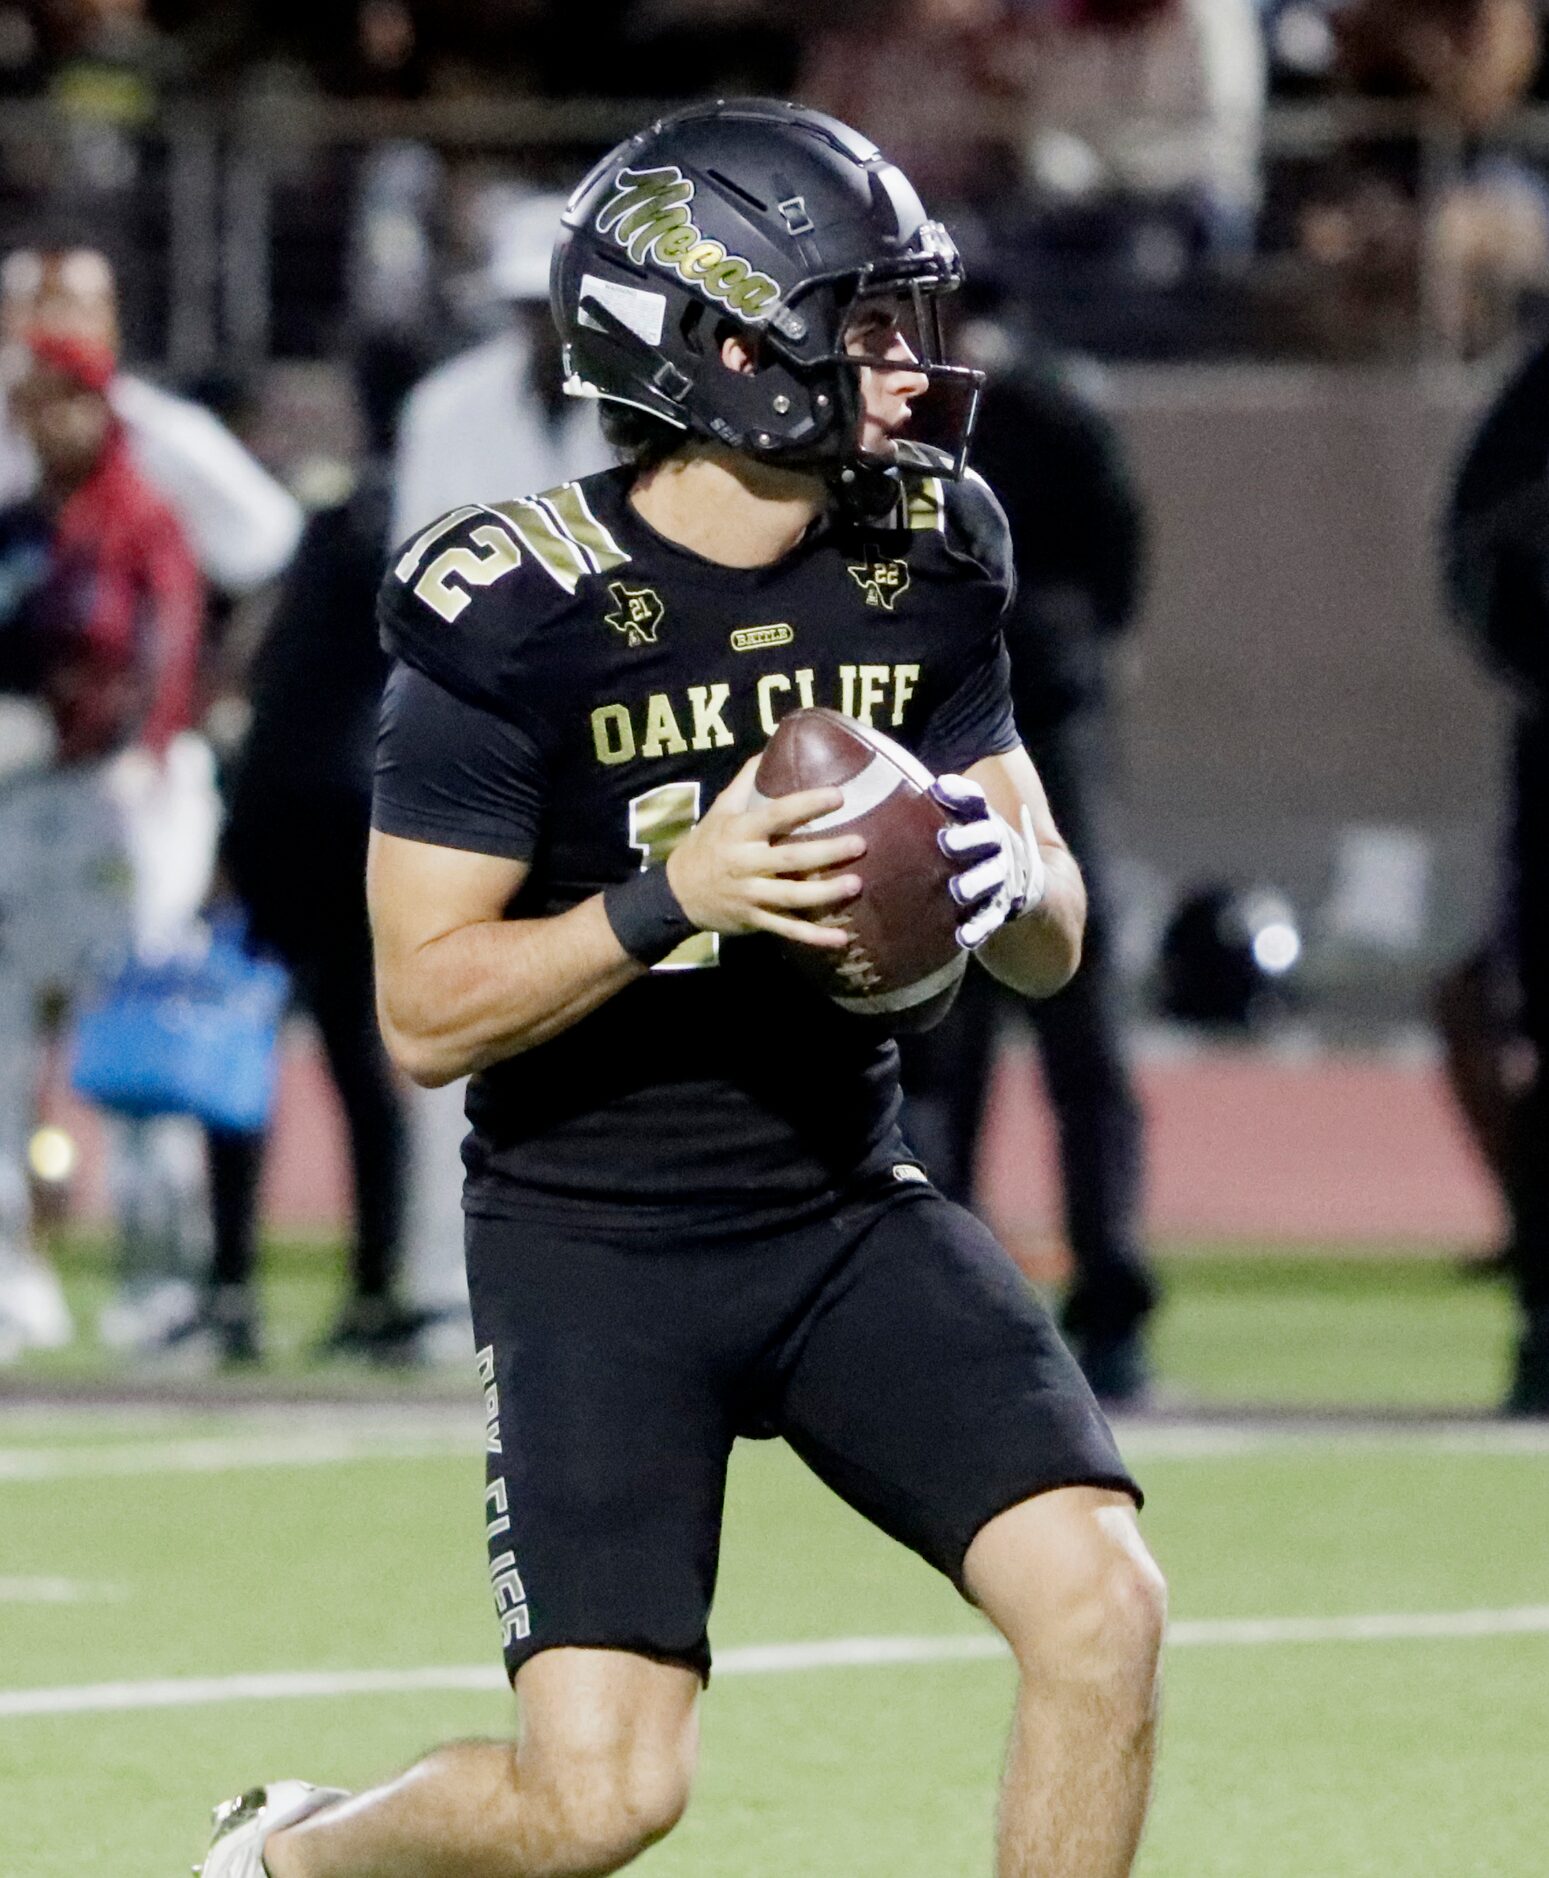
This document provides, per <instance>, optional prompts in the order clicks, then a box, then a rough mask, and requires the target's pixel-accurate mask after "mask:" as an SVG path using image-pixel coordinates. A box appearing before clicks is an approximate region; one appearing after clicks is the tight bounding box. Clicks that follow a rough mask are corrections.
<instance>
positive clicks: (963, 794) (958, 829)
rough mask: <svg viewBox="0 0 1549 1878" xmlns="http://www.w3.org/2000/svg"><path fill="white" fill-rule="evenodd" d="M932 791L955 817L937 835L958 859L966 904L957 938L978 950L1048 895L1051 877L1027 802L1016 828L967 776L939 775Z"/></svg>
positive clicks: (957, 891)
mask: <svg viewBox="0 0 1549 1878" xmlns="http://www.w3.org/2000/svg"><path fill="white" fill-rule="evenodd" d="M930 793H931V795H932V796H933V797H934V798H935V800H936V801H937V802H938V803H939V804H940V805H941V807H942V808H943V809H945V810H946V812H947V814H948V815H950V816H951V818H952V825H951V826H950V827H948V828H943V829H942V830H941V831H940V833H939V834H938V835H937V836H936V840H937V842H938V843H939V844H940V847H941V851H942V853H943V854H945V855H946V856H947V858H948V860H951V861H956V862H958V863H959V867H958V871H957V872H956V873H955V874H954V875H953V876H952V879H951V881H950V883H949V885H950V889H951V893H952V898H953V899H954V900H955V901H956V902H957V904H958V906H959V907H960V908H961V909H962V917H961V918H960V919H959V920H958V924H957V943H958V944H959V945H960V946H962V947H963V948H964V950H965V951H968V952H975V951H977V950H978V948H979V947H980V946H982V945H983V944H984V942H985V940H986V939H988V938H990V937H991V936H992V934H994V933H997V932H999V931H1000V929H1001V927H1002V926H1004V925H1005V923H1006V921H1007V920H1010V919H1019V918H1020V917H1021V916H1022V914H1024V913H1030V912H1031V911H1032V910H1033V908H1034V907H1035V906H1037V904H1038V903H1039V901H1040V900H1042V898H1043V895H1044V889H1045V887H1046V886H1047V884H1048V882H1047V878H1046V875H1045V873H1044V865H1043V855H1042V854H1041V853H1040V852H1039V849H1038V838H1037V836H1036V835H1035V834H1034V833H1033V818H1032V814H1031V812H1030V811H1029V809H1028V807H1027V804H1026V803H1025V802H1024V803H1023V805H1022V818H1021V819H1022V826H1021V828H1020V830H1018V829H1015V828H1013V827H1012V826H1011V824H1010V822H1008V821H1007V820H1006V819H1005V817H1004V816H1002V815H1000V814H998V813H997V812H996V810H995V809H993V808H991V806H990V802H989V798H988V797H987V796H986V795H985V793H984V791H983V790H982V789H981V788H980V787H979V785H978V784H977V783H975V782H970V781H969V780H968V778H967V777H966V776H938V777H937V778H936V780H935V782H934V783H933V784H932V786H931V792H930Z"/></svg>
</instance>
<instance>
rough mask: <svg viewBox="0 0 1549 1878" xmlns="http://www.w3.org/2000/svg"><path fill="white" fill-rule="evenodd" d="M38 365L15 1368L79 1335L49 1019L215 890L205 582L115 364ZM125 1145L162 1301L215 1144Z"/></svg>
mask: <svg viewBox="0 0 1549 1878" xmlns="http://www.w3.org/2000/svg"><path fill="white" fill-rule="evenodd" d="M24 356H25V364H24V370H23V372H22V374H21V376H20V377H19V379H18V381H17V382H16V383H14V385H13V386H12V388H11V403H12V408H13V411H14V413H15V415H16V418H17V420H18V421H19V422H20V423H21V425H22V426H23V427H24V429H25V431H26V433H27V436H28V438H29V440H30V442H31V444H32V446H33V448H34V450H35V452H36V454H37V458H38V462H39V466H40V471H41V476H40V481H39V484H38V487H37V489H36V491H35V492H34V493H33V494H32V495H30V496H29V497H28V498H27V499H26V500H24V501H21V502H17V503H13V504H11V505H10V506H9V507H6V508H4V509H0V692H4V693H8V694H10V695H9V696H8V697H6V698H3V699H0V705H3V706H4V707H5V710H4V713H3V715H0V854H3V855H4V856H5V865H4V866H3V867H0V1359H3V1358H4V1357H5V1356H7V1355H15V1354H17V1353H18V1352H19V1351H20V1350H21V1349H22V1348H24V1347H25V1346H26V1345H27V1344H29V1343H31V1344H45V1345H46V1344H56V1343H59V1342H62V1341H64V1340H65V1339H66V1338H67V1337H68V1336H69V1334H70V1322H69V1315H68V1312H67V1311H66V1310H65V1308H64V1303H63V1299H62V1298H61V1296H60V1295H59V1291H58V1285H57V1281H56V1280H54V1278H53V1275H52V1273H51V1272H49V1271H48V1269H47V1268H46V1267H45V1266H44V1265H43V1264H42V1262H41V1261H40V1260H39V1259H38V1258H37V1257H36V1255H35V1254H34V1253H33V1251H32V1250H31V1247H30V1244H29V1236H28V1225H29V1222H28V1195H27V1183H26V1177H25V1151H26V1142H27V1138H28V1135H29V1133H30V1130H31V1126H32V1121H33V1112H32V1111H33V1103H34V1099H35V1092H36V1084H37V1062H38V1048H39V1042H40V1028H39V1013H40V1011H41V1010H43V1009H46V1008H47V1007H48V1005H49V1004H50V1003H51V1002H57V1001H58V1000H59V999H61V998H63V999H65V1000H66V1001H68V1000H70V999H73V998H76V997H78V996H79V995H80V994H81V993H82V991H83V990H85V989H87V988H88V987H89V986H90V985H91V984H92V982H93V981H94V980H95V979H96V978H97V977H98V976H99V975H100V974H101V972H102V971H103V970H104V969H107V968H108V967H109V966H110V965H111V964H112V963H113V962H114V960H115V959H116V958H118V957H122V956H123V954H124V953H125V952H126V951H127V950H129V949H130V948H131V947H134V946H136V945H139V946H141V947H143V946H145V945H146V944H150V945H153V946H154V945H155V944H157V943H162V944H165V943H168V942H170V940H171V938H172V936H173V928H174V927H175V926H176V924H177V921H178V918H179V917H180V916H181V915H182V914H184V913H186V912H191V911H192V909H193V905H194V904H196V903H197V899H198V898H199V896H200V895H201V894H202V891H203V882H202V881H199V882H197V883H196V884H193V885H192V886H190V885H189V883H186V882H185V883H180V882H179V881H178V880H177V879H176V876H178V875H179V874H181V873H194V874H197V872H198V869H199V863H198V860H197V853H198V849H199V846H200V835H201V833H202V830H201V829H200V827H199V823H200V821H201V811H200V810H199V808H198V807H197V799H198V796H199V783H198V776H197V772H198V770H199V768H200V761H201V759H200V751H201V749H202V746H200V745H199V743H198V740H197V739H192V740H191V739H189V738H188V737H187V736H186V735H185V734H184V733H186V732H187V731H188V729H189V726H190V723H191V721H192V714H193V706H194V690H195V683H196V675H197V668H198V660H199V646H200V636H201V629H202V624H203V613H204V588H203V581H202V579H201V576H200V574H199V570H198V567H197V565H196V563H195V561H194V559H193V556H192V554H191V552H190V550H189V548H188V545H187V543H186V542H185V540H184V538H183V535H182V532H181V530H180V528H179V526H178V523H177V522H176V520H175V519H174V517H173V515H172V513H171V511H170V510H169V509H168V508H167V506H166V505H165V504H164V503H163V502H162V501H161V499H160V498H159V497H158V496H157V495H155V494H154V493H153V492H152V490H151V489H150V488H149V486H148V485H147V484H146V483H145V482H144V481H143V480H142V479H141V476H140V474H139V472H138V471H137V470H136V469H135V467H134V465H133V463H132V462H131V460H130V457H129V451H128V445H127V443H126V440H125V438H124V435H123V432H122V429H121V427H120V425H119V422H118V420H117V419H116V418H115V417H114V415H113V413H112V410H111V407H110V405H109V402H108V397H107V390H108V386H109V384H110V382H111V380H112V377H113V374H114V371H115V369H116V366H115V360H114V357H113V354H112V352H111V351H110V350H109V349H108V348H107V347H106V346H104V345H102V344H100V343H98V342H97V341H95V340H92V339H90V338H86V337H82V336H80V335H78V334H71V333H67V332H63V331H57V330H56V331H35V332H33V333H31V334H29V335H28V336H27V339H26V342H25V355H24ZM206 765H207V759H206ZM190 779H192V785H193V786H192V798H191V795H190V789H189V786H188V785H189V783H190ZM191 799H192V800H194V801H195V803H196V806H195V808H194V811H193V815H192V819H191V820H190V818H189V803H190V800H191ZM211 832H213V830H212V831H211ZM115 1134H116V1139H115V1143H114V1160H115V1168H114V1180H113V1185H114V1190H115V1194H116V1196H117V1198H118V1202H119V1224H120V1230H121V1234H122V1241H123V1258H124V1272H125V1275H126V1280H133V1281H135V1282H137V1283H139V1284H140V1285H141V1287H142V1288H149V1287H151V1286H153V1285H156V1284H159V1283H160V1282H161V1281H162V1280H163V1279H164V1278H165V1276H166V1274H167V1272H168V1271H169V1270H171V1269H173V1268H174V1267H184V1266H186V1264H187V1262H188V1260H189V1258H190V1257H191V1256H192V1255H193V1253H194V1251H195V1245H194V1244H193V1243H185V1242H187V1241H192V1240H193V1239H194V1237H195V1235H196V1234H197V1232H198V1227H197V1225H196V1223H195V1222H196V1221H197V1220H198V1218H199V1211H200V1209H199V1206H198V1188H199V1184H200V1179H201V1171H200V1167H199V1162H198V1152H197V1141H195V1143H194V1144H193V1146H192V1148H191V1147H190V1144H189V1142H188V1139H187V1135H188V1125H187V1124H186V1123H182V1122H177V1121H170V1120H163V1119H155V1120H151V1121H146V1122H135V1123H132V1124H126V1125H123V1126H122V1127H120V1128H118V1129H117V1130H116V1131H115ZM169 1303H170V1301H169Z"/></svg>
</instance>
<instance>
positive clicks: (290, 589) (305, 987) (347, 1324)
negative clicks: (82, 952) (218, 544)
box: [197, 343, 421, 1362]
mask: <svg viewBox="0 0 1549 1878" xmlns="http://www.w3.org/2000/svg"><path fill="white" fill-rule="evenodd" d="M417 364H418V361H417V359H416V358H415V356H414V354H412V353H411V352H410V351H408V350H407V349H406V348H403V347H392V346H389V345H387V344H385V343H378V344H376V345H374V346H372V347H371V348H370V349H369V350H368V351H366V352H364V353H363V354H362V356H361V358H360V359H359V361H358V363H357V374H356V376H357V386H358V389H359V392H360V404H361V407H362V412H363V416H364V418H365V427H366V431H367V456H366V462H365V465H364V467H363V469H362V471H361V475H360V479H359V481H358V483H357V484H356V487H355V489H354V490H353V492H352V493H351V494H350V496H349V497H348V498H347V499H346V500H345V501H343V502H340V503H337V504H335V505H334V506H332V507H330V508H326V509H323V510H322V511H320V512H319V513H318V514H316V515H314V516H313V517H312V519H311V520H310V521H309V522H308V524H307V527H306V531H305V533H304V534H303V536H302V540H301V547H300V549H299V550H298V552H297V555H296V559H295V561H294V562H293V564H292V566H291V569H290V572H289V574H288V575H287V577H286V579H285V582H284V584H283V587H282V589H281V593H280V597H279V602H278V604H277V606H276V608H275V612H274V616H273V618H272V620H271V622H270V625H269V629H268V632H267V634H266V635H265V638H264V640H263V643H262V645H261V647H260V648H259V652H258V656H257V659H256V661H255V663H254V666H253V670H252V673H251V678H250V685H249V692H250V697H251V704H252V718H251V724H250V728H249V730H248V734H247V738H246V741H245V743H244V745H243V747H242V750H241V754H240V756H239V758H238V760H237V763H236V765H235V768H234V773H233V776H232V779H231V784H230V787H229V789H228V792H227V824H226V830H225V834H224V837H223V839H222V844H221V859H222V864H223V868H224V872H225V876H226V880H227V882H228V884H229V886H230V887H231V888H232V890H233V891H234V892H235V894H236V896H237V899H238V900H239V902H240V904H241V905H242V907H243V909H244V911H245V913H246V915H247V923H248V929H249V932H250V934H251V936H252V937H253V939H254V940H256V941H257V942H258V943H259V944H260V945H263V946H266V947H269V948H271V949H272V950H274V951H275V952H277V953H278V954H279V956H280V957H281V958H282V959H283V960H284V962H285V964H286V965H287V967H288V968H289V970H290V972H291V974H292V978H293V982H294V985H295V989H296V993H297V996H298V997H299V999H300V1001H301V1003H302V1004H303V1006H304V1007H305V1009H306V1010H307V1012H308V1013H309V1015H310V1016H311V1017H312V1019H313V1021H314V1022H315V1023H316V1025H317V1030H318V1035H319V1037H320V1039H321V1041H322V1045H323V1051H324V1055H325V1057H326V1060H327V1064H328V1070H329V1074H330V1075H331V1076H332V1078H333V1082H334V1085H335V1087H336V1088H337V1090H338V1092H339V1099H340V1103H341V1106H342V1108H343V1111H344V1119H345V1126H346V1131H347V1135H348V1140H349V1151H350V1165H351V1171H352V1174H353V1194H354V1221H355V1234H354V1241H353V1245H352V1250H351V1258H350V1292H349V1297H348V1299H347V1301H346V1303H345V1304H344V1306H343V1308H342V1309H341V1311H340V1313H339V1316H338V1320H337V1322H336V1324H335V1326H334V1328H333V1330H332V1332H331V1333H330V1335H329V1337H328V1339H327V1342H326V1346H325V1348H326V1350H327V1352H328V1353H329V1354H334V1355H361V1356H365V1357H367V1358H370V1359H376V1360H385V1361H393V1360H399V1359H402V1358H403V1357H404V1356H405V1355H407V1354H408V1353H409V1350H410V1345H411V1340H412V1338H413V1336H414V1333H415V1332H416V1331H417V1330H418V1329H420V1327H421V1320H420V1318H419V1317H417V1316H414V1315H411V1314H410V1313H408V1312H406V1311H405V1310H404V1309H403V1308H402V1307H401V1306H400V1305H399V1304H398V1302H397V1300H396V1295H395V1286H396V1280H397V1276H398V1265H399V1254H400V1250H401V1242H402V1231H403V1205H404V1188H405V1156H406V1151H407V1150H406V1140H405V1122H404V1102H403V1093H402V1090H401V1088H400V1085H399V1082H398V1079H397V1075H396V1073H395V1071H394V1070H393V1067H392V1065H391V1064H390V1063H389V1061H388V1059H387V1053H386V1051H385V1050H384V1049H383V1046H382V1040H381V1036H380V1033H379V1032H378V1029H377V1022H376V1010H375V1005H374V999H373V986H372V973H371V939H370V932H369V929H368V926H367V921H366V897H365V877H366V838H367V834H368V832H369V822H370V811H371V776H372V766H373V761H374V754H375V748H376V714H377V704H378V701H379V699H380V696H381V690H382V681H383V679H384V677H385V675H386V660H385V658H384V656H383V654H382V652H381V651H380V649H379V647H378V645H377V634H376V594H377V589H378V587H380V585H381V583H382V575H383V572H384V570H385V568H386V565H387V552H388V548H389V545H390V543H389V539H388V530H389V525H390V522H391V512H392V480H391V462H392V451H393V440H394V432H395V429H396V421H397V414H398V408H399V405H400V404H401V402H402V399H403V395H404V394H405V393H406V392H407V390H408V388H409V386H410V384H411V383H412V382H413V378H414V376H415V373H416V369H417ZM263 1147H264V1141H263V1136H262V1135H261V1134H256V1135H249V1134H235V1133H224V1134H223V1133H215V1132H212V1134H211V1135H210V1175H211V1187H212V1197H213V1201H214V1220H215V1258H214V1263H213V1266H212V1269H211V1283H210V1286H209V1288H208V1292H207V1296H206V1299H205V1301H204V1308H203V1310H202V1312H201V1317H200V1320H199V1323H198V1325H197V1331H198V1333H199V1335H200V1339H201V1341H205V1342H208V1343H210V1344H211V1345H212V1346H213V1354H215V1355H216V1356H218V1357H220V1358H222V1359H224V1360H226V1361H237V1362H241V1361H251V1360H254V1359H256V1357H257V1356H258V1354H259V1327H258V1309H257V1300H256V1296H255V1291H254V1285H253V1277H254V1271H255V1266H256V1256H257V1231H258V1181H259V1174H260V1172H261V1168H262V1161H263Z"/></svg>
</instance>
